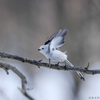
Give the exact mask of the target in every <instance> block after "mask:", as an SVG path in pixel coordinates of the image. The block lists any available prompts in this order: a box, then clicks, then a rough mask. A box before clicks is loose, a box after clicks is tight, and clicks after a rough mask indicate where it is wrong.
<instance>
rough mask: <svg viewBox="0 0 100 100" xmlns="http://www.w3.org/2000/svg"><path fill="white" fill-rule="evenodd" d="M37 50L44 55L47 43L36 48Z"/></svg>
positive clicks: (46, 50)
mask: <svg viewBox="0 0 100 100" xmlns="http://www.w3.org/2000/svg"><path fill="white" fill-rule="evenodd" d="M38 51H39V52H41V53H42V54H44V55H45V54H46V53H47V52H48V45H42V46H40V48H39V49H38Z"/></svg>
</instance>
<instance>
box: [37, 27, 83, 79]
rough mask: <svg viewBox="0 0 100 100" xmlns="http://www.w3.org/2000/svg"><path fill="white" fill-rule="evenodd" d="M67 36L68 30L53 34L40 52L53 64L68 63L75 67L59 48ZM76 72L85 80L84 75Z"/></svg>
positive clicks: (41, 47)
mask: <svg viewBox="0 0 100 100" xmlns="http://www.w3.org/2000/svg"><path fill="white" fill-rule="evenodd" d="M66 34H67V30H66V29H64V30H60V31H59V32H58V33H55V34H53V35H52V36H51V37H50V38H48V39H47V40H46V42H45V43H44V45H42V46H40V48H39V49H38V51H39V52H41V53H42V54H43V55H44V56H45V57H46V58H47V59H49V61H51V62H56V63H58V62H59V63H60V62H66V63H67V64H69V65H70V66H71V67H74V65H73V64H71V62H70V61H68V59H67V55H66V54H65V52H61V51H60V50H59V47H61V46H62V45H63V44H64V43H65V40H64V36H65V35H66ZM76 72H77V74H78V75H79V77H80V78H81V79H83V80H85V79H84V77H83V75H82V74H81V73H80V72H79V71H76Z"/></svg>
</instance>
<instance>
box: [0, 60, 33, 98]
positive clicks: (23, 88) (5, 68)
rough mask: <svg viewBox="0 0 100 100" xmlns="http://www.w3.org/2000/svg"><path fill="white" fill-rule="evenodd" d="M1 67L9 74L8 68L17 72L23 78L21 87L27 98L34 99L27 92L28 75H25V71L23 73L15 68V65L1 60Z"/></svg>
mask: <svg viewBox="0 0 100 100" xmlns="http://www.w3.org/2000/svg"><path fill="white" fill-rule="evenodd" d="M0 68H3V69H4V70H5V71H6V73H7V74H8V70H12V71H13V72H14V73H15V74H17V75H18V76H19V77H20V78H21V80H22V89H19V90H20V91H21V92H22V93H23V95H25V96H26V97H27V98H29V99H30V100H34V99H33V98H32V97H31V96H30V95H29V94H28V93H27V92H26V84H27V80H26V77H25V76H24V75H23V73H21V72H20V71H19V70H18V69H17V68H15V67H14V66H12V65H10V64H7V63H4V62H0Z"/></svg>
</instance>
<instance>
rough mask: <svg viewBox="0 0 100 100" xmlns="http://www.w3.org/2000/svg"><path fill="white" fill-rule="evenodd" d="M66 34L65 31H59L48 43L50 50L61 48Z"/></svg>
mask: <svg viewBox="0 0 100 100" xmlns="http://www.w3.org/2000/svg"><path fill="white" fill-rule="evenodd" d="M66 34H67V30H66V29H64V30H63V31H62V30H60V31H59V32H58V33H57V34H56V35H55V36H54V37H53V38H52V40H51V42H50V49H51V48H59V47H61V46H62V45H63V44H64V43H65V40H64V36H65V35H66Z"/></svg>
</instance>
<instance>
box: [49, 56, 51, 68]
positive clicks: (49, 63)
mask: <svg viewBox="0 0 100 100" xmlns="http://www.w3.org/2000/svg"><path fill="white" fill-rule="evenodd" d="M50 62H51V60H50V58H49V68H50Z"/></svg>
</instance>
